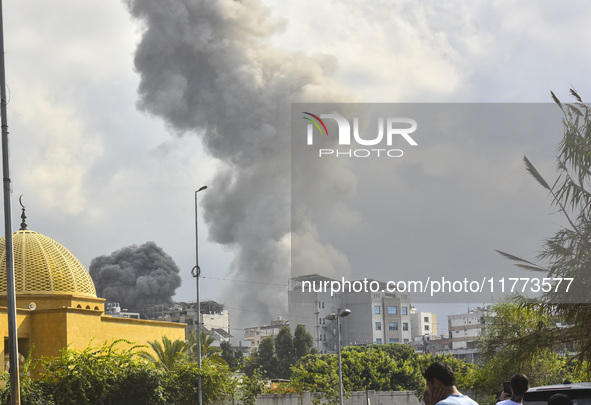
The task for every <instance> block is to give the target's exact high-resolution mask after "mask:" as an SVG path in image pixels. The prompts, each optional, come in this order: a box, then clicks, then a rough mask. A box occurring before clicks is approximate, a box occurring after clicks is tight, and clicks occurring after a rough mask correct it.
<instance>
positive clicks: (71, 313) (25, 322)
mask: <svg viewBox="0 0 591 405" xmlns="http://www.w3.org/2000/svg"><path fill="white" fill-rule="evenodd" d="M31 302H34V303H35V306H36V308H35V309H34V310H31V309H28V306H29V304H30V303H31ZM79 306H80V307H79ZM86 307H89V308H90V309H86ZM17 308H19V309H18V310H17V324H18V336H19V353H20V354H22V355H23V356H27V354H28V350H29V348H30V347H32V346H34V351H33V358H40V357H43V356H57V355H59V352H60V350H61V349H63V348H65V347H68V345H69V347H70V348H72V349H79V350H82V349H85V348H87V347H88V345H89V344H90V345H91V346H93V347H96V346H100V345H102V344H103V343H105V342H107V343H111V342H112V341H113V340H117V339H126V340H129V341H132V342H134V343H135V344H142V345H144V344H147V342H148V341H153V340H161V339H162V336H167V337H168V338H170V339H171V340H176V339H180V340H185V326H186V325H185V324H184V323H172V322H161V321H149V320H141V319H128V318H116V317H112V316H109V315H105V314H104V312H103V308H104V300H103V299H101V298H88V297H76V296H66V295H58V296H53V295H47V296H43V295H39V296H21V297H17ZM24 308H27V309H24ZM94 308H100V309H98V310H95V309H94ZM0 333H2V336H4V342H5V343H4V345H1V346H0V349H2V355H3V356H4V359H5V365H4V369H5V370H6V369H7V364H6V361H7V359H8V353H7V342H8V318H7V313H6V307H4V306H2V307H0ZM5 346H6V347H5ZM148 350H149V349H148Z"/></svg>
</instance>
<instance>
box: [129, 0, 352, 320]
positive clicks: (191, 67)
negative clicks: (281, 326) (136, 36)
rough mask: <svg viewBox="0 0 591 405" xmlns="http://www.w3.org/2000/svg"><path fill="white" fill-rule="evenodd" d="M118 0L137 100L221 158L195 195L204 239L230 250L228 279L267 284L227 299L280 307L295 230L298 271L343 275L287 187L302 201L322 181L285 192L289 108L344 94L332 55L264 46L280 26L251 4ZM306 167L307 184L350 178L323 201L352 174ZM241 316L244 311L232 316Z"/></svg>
mask: <svg viewBox="0 0 591 405" xmlns="http://www.w3.org/2000/svg"><path fill="white" fill-rule="evenodd" d="M127 4H128V7H129V10H130V12H131V14H132V15H133V16H134V17H135V18H137V19H139V20H140V21H141V23H142V27H143V35H142V39H141V42H140V43H139V45H138V47H137V51H136V54H135V67H136V69H137V72H138V73H139V74H140V76H141V82H140V85H139V89H138V92H139V101H138V105H139V107H140V108H141V109H143V110H145V111H148V112H150V113H152V114H155V115H157V116H160V117H162V118H163V119H164V120H165V121H166V122H167V123H168V124H169V125H170V127H171V128H172V129H173V130H174V131H176V132H178V133H179V134H181V133H185V132H194V133H197V134H198V135H200V136H201V137H202V139H203V143H204V145H205V147H206V149H207V150H208V151H209V153H211V155H212V156H213V157H214V158H217V159H219V160H220V161H222V162H223V165H222V166H223V169H221V170H220V171H219V172H218V173H217V174H216V176H215V178H214V180H213V182H212V183H211V184H209V185H208V186H209V189H208V190H207V192H204V193H202V194H200V198H202V200H203V204H202V207H203V208H204V212H205V214H204V216H205V220H206V223H207V225H208V227H209V233H210V236H211V238H212V239H213V240H214V241H216V242H218V243H222V244H225V245H229V246H233V247H236V248H237V254H236V258H235V260H234V262H233V268H232V269H231V271H232V275H233V276H234V277H235V278H237V279H241V280H252V281H261V282H264V283H268V284H260V285H256V287H254V288H251V289H249V288H244V286H243V285H241V286H240V287H237V286H236V285H232V286H231V287H230V288H228V291H227V294H226V295H225V297H223V300H225V301H226V302H225V303H226V304H228V306H230V307H237V306H242V308H245V309H248V310H250V311H254V312H251V314H252V313H256V314H258V315H255V316H254V317H256V318H258V319H259V320H261V319H267V318H269V317H271V316H272V315H266V314H275V313H277V312H284V311H285V309H286V304H287V299H286V296H285V289H284V288H280V287H277V285H273V284H280V285H285V284H287V280H288V278H289V277H290V275H291V274H290V265H291V257H290V256H291V252H290V246H291V242H292V238H295V239H297V241H298V243H300V244H301V245H302V246H309V253H310V254H309V255H300V256H298V257H297V258H295V260H297V261H298V267H300V268H302V269H306V272H308V273H320V274H325V275H334V274H340V275H343V274H346V272H348V270H349V269H348V266H349V265H348V261H347V259H346V258H345V257H344V256H343V255H342V254H341V253H339V252H338V251H336V250H335V249H334V248H332V247H330V246H324V245H322V244H320V243H319V241H318V235H317V233H316V232H315V231H314V229H315V227H314V225H313V221H312V220H311V218H310V217H309V216H307V215H306V212H307V210H306V209H303V210H301V212H298V214H297V218H294V219H293V223H292V221H291V219H292V218H291V206H290V196H291V193H292V192H293V193H298V196H299V197H300V199H301V200H302V201H306V198H305V195H306V194H310V193H312V192H315V191H318V189H319V188H318V187H314V186H313V184H306V186H305V187H303V185H302V187H300V186H298V185H293V187H295V188H292V184H291V182H290V158H291V156H290V127H289V116H290V105H291V103H292V102H312V101H313V102H327V101H341V102H345V101H349V100H350V96H349V95H348V94H346V92H345V91H344V90H343V89H341V88H340V87H339V86H338V85H337V84H336V82H335V80H334V79H333V78H332V77H331V76H332V75H333V74H334V72H335V66H336V62H335V60H334V58H332V57H330V56H318V57H315V58H312V57H309V56H306V55H304V54H301V53H289V52H284V51H282V50H280V49H277V48H276V47H274V46H272V45H270V43H269V38H270V37H271V36H272V35H273V34H274V33H276V32H277V31H278V30H280V29H281V28H282V26H283V24H284V23H283V22H281V21H273V20H272V19H271V17H270V13H269V10H268V9H266V8H265V7H264V6H263V5H262V4H261V2H260V1H259V0H244V1H240V2H238V1H232V0H215V1H214V0H141V1H140V0H129V1H128V2H127ZM314 164H318V165H320V164H322V165H323V166H325V167H323V168H319V169H317V170H312V172H314V173H316V176H317V177H315V178H314V179H313V182H317V183H322V182H324V181H329V182H330V181H336V182H339V177H341V176H346V177H347V178H348V179H349V180H348V181H345V182H344V183H345V184H348V185H349V186H348V188H346V189H344V190H341V192H340V193H337V194H336V195H335V196H332V197H330V198H336V199H339V198H341V197H343V196H346V195H349V194H350V193H351V192H352V190H353V188H354V185H355V184H354V181H350V173H348V172H347V171H346V170H344V169H342V168H340V167H339V166H338V164H335V163H325V162H322V163H320V162H317V163H314ZM318 173H322V174H323V176H324V177H320V176H318ZM327 179H329V180H327ZM341 183H342V182H341ZM329 188H330V187H329ZM314 198H318V196H315V197H314ZM315 212H316V215H317V214H318V213H319V212H318V210H316V211H315ZM306 262H307V263H306ZM228 301H230V302H228ZM244 317H249V315H247V314H246V313H244V314H240V315H238V318H244ZM252 317H253V316H250V318H252ZM235 319H236V318H235ZM251 320H252V319H251Z"/></svg>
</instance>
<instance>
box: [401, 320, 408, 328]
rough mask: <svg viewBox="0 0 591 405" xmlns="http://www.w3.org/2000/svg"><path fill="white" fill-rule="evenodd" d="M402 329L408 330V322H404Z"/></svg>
mask: <svg viewBox="0 0 591 405" xmlns="http://www.w3.org/2000/svg"><path fill="white" fill-rule="evenodd" d="M402 330H408V322H402Z"/></svg>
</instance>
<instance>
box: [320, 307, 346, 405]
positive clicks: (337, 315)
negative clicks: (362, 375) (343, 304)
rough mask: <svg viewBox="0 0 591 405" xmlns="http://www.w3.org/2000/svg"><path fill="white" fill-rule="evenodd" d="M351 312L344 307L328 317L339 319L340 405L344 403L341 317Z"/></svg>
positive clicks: (332, 319)
mask: <svg viewBox="0 0 591 405" xmlns="http://www.w3.org/2000/svg"><path fill="white" fill-rule="evenodd" d="M350 313H351V310H350V309H343V310H342V311H341V312H339V313H338V314H334V313H332V314H330V315H328V316H327V317H326V319H329V320H331V321H334V320H336V321H337V353H338V359H339V360H338V363H339V405H343V371H342V368H341V327H340V323H339V318H344V317H346V316H347V315H349V314H350Z"/></svg>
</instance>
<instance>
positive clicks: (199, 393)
mask: <svg viewBox="0 0 591 405" xmlns="http://www.w3.org/2000/svg"><path fill="white" fill-rule="evenodd" d="M206 188H207V186H203V187H201V188H199V190H197V191H195V267H193V269H192V270H191V275H192V276H193V277H195V285H196V287H197V294H196V301H195V317H196V320H197V365H198V366H199V376H198V377H197V404H198V405H201V404H202V398H203V389H202V387H201V303H200V302H199V276H200V275H201V268H200V267H199V237H198V232H197V222H198V221H197V218H198V217H199V216H198V213H197V193H198V192H200V191H203V190H205V189H206Z"/></svg>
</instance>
